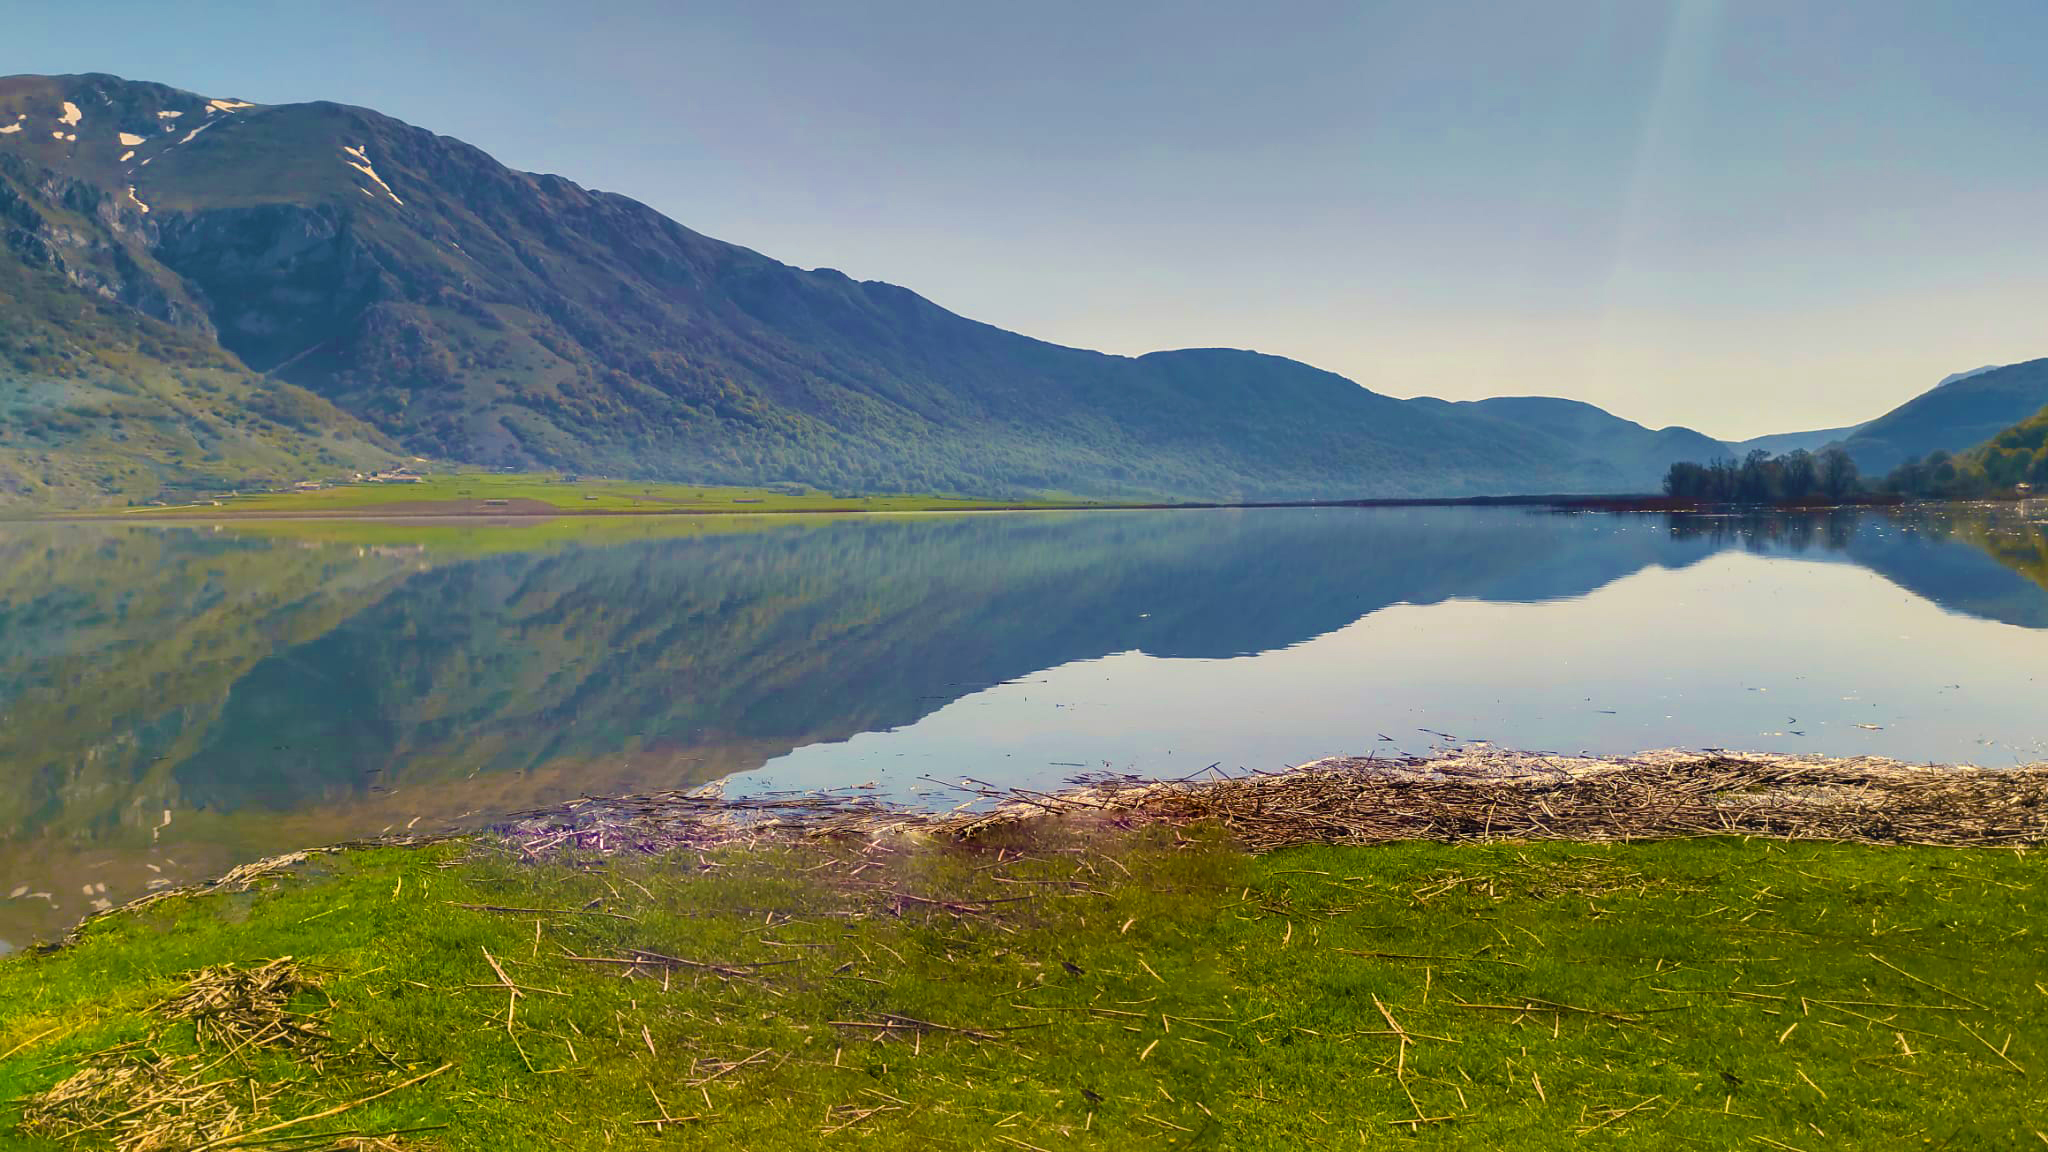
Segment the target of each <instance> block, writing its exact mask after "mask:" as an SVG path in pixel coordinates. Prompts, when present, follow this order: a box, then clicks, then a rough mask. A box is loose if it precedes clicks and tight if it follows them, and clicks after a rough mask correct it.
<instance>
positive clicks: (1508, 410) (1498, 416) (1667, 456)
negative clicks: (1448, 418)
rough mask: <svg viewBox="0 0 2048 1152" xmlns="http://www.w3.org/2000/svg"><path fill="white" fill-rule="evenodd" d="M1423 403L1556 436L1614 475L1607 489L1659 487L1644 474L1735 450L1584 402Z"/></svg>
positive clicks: (1556, 448)
mask: <svg viewBox="0 0 2048 1152" xmlns="http://www.w3.org/2000/svg"><path fill="white" fill-rule="evenodd" d="M1418 402H1419V403H1430V404H1439V405H1442V406H1443V407H1444V408H1446V409H1450V410H1453V411H1460V412H1468V413H1478V414H1480V415H1483V416H1487V417H1490V418H1492V419H1495V420H1498V421H1500V422H1501V423H1502V424H1504V425H1507V426H1509V427H1514V428H1524V429H1529V430H1532V431H1535V432H1539V433H1541V434H1543V435H1544V436H1547V437H1549V438H1550V444H1551V450H1552V451H1553V452H1556V453H1557V454H1558V455H1559V456H1560V457H1561V458H1570V457H1571V456H1573V455H1585V456H1590V457H1592V458H1593V459H1594V460H1595V461H1598V462H1599V464H1600V465H1603V466H1604V467H1605V468H1606V470H1607V475H1608V477H1609V479H1608V480H1607V482H1606V483H1605V485H1604V486H1602V485H1598V484H1596V485H1595V487H1599V488H1600V490H1602V491H1607V492H1625V491H1654V490H1655V485H1654V484H1652V485H1650V486H1649V487H1645V486H1644V485H1643V480H1642V478H1643V477H1646V476H1648V477H1653V478H1654V479H1657V480H1661V479H1662V478H1663V476H1664V472H1665V470H1666V469H1668V468H1669V467H1670V466H1671V463H1672V462H1673V461H1675V460H1713V459H1717V458H1719V457H1722V456H1726V455H1729V454H1730V453H1731V451H1732V449H1731V448H1730V446H1729V445H1727V444H1724V443H1722V442H1721V441H1719V440H1716V439H1714V438H1712V437H1711V436H1706V435H1703V434H1701V433H1699V432H1695V431H1693V430H1692V429H1690V428H1676V427H1674V428H1659V429H1655V430H1652V429H1649V428H1645V427H1644V426H1642V425H1641V424H1637V423H1635V422H1634V421H1630V420H1624V419H1622V418H1621V417H1619V416H1616V415H1614V414H1613V413H1611V412H1608V411H1607V410H1605V409H1603V408H1598V407H1595V406H1594V405H1591V404H1587V403H1585V402H1583V401H1579V400H1561V399H1558V398H1556V397H1551V396H1496V397H1493V398H1492V399H1488V400H1463V401H1457V402H1445V401H1430V400H1424V401H1418Z"/></svg>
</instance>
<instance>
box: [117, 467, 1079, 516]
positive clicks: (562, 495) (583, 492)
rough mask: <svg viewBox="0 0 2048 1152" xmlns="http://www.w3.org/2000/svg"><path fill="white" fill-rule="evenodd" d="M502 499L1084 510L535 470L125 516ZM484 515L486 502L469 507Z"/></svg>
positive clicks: (405, 508) (388, 510)
mask: <svg viewBox="0 0 2048 1152" xmlns="http://www.w3.org/2000/svg"><path fill="white" fill-rule="evenodd" d="M487 500H503V501H506V502H507V504H508V507H517V506H521V505H524V506H527V507H529V508H530V506H531V505H532V504H541V505H546V506H547V507H549V508H553V509H556V510H558V511H560V512H562V513H589V512H696V513H705V512H723V513H750V512H751V513H761V512H931V511H975V510H983V509H994V508H1019V507H1031V508H1060V507H1086V506H1087V505H1086V504H1085V503H1083V502H1079V501H1063V500H1059V499H1048V500H1045V501H1036V502H1027V503H1019V502H1015V501H992V500H970V499H964V498H956V497H950V496H930V495H878V496H847V495H833V494H832V493H828V492H817V491H797V490H795V489H793V488H790V489H781V488H720V487H714V486H708V485H703V484H657V483H649V482H643V481H637V480H602V479H588V478H578V479H575V480H569V479H566V478H564V477H562V476H560V475H556V474H550V473H538V472H521V473H504V472H436V473H434V474H433V475H429V476H426V477H425V478H423V479H422V480H421V482H419V483H416V484H373V483H362V484H344V485H337V486H335V487H330V488H320V489H314V490H309V491H304V492H264V493H255V494H248V495H239V496H232V497H224V498H222V499H221V500H220V501H219V503H218V504H216V503H214V502H213V501H211V500H209V501H206V502H204V503H200V504H188V505H180V506H175V507H167V508H143V509H135V510H132V511H130V512H127V513H125V514H124V515H127V516H130V517H161V516H183V515H190V514H192V513H194V512H195V511H196V512H200V513H201V514H205V515H235V514H245V513H261V514H264V515H272V516H276V515H291V514H295V513H298V514H306V515H333V514H337V513H362V514H366V515H373V514H378V513H383V514H389V515H406V514H422V513H429V512H431V511H433V510H432V509H428V508H425V507H423V506H425V505H434V504H450V503H461V504H477V503H479V502H482V501H487ZM472 511H474V512H481V513H485V514H488V513H489V511H490V508H489V507H482V508H476V509H472Z"/></svg>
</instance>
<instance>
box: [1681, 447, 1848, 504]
mask: <svg viewBox="0 0 2048 1152" xmlns="http://www.w3.org/2000/svg"><path fill="white" fill-rule="evenodd" d="M1864 491H1865V488H1864V484H1863V478H1862V476H1861V475H1860V474H1859V473H1858V472H1857V469H1856V461H1855V460H1853V459H1851V458H1850V456H1849V454H1848V453H1847V452H1844V451H1843V450H1842V449H1840V448H1833V447H1830V448H1823V449H1822V450H1821V451H1819V452H1808V451H1806V450H1805V449H1803V448H1802V449H1799V450H1798V451H1795V452H1787V453H1786V454H1784V455H1783V456H1773V455H1771V454H1770V453H1769V452H1766V451H1764V450H1763V449H1761V448H1758V449H1756V450H1755V451H1753V452H1751V453H1750V454H1749V455H1748V456H1746V457H1744V458H1743V459H1742V460H1740V461H1736V460H1732V459H1721V460H1714V461H1711V462H1709V463H1706V464H1700V463H1696V462H1693V461H1680V462H1678V463H1676V464H1673V465H1672V466H1671V470H1670V471H1669V472H1667V473H1665V474H1664V494H1665V495H1666V496H1669V497H1671V498H1672V499H1674V500H1687V501H1693V502H1696V503H1702V504H1839V503H1841V502H1843V501H1844V500H1848V499H1850V498H1852V497H1854V496H1857V495H1860V494H1862V493H1863V492H1864Z"/></svg>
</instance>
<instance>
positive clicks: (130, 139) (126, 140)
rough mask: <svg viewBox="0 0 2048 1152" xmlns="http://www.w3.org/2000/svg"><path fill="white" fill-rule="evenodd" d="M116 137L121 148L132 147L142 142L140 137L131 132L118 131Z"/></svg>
mask: <svg viewBox="0 0 2048 1152" xmlns="http://www.w3.org/2000/svg"><path fill="white" fill-rule="evenodd" d="M117 138H118V139H119V140H120V141H121V147H123V148H133V147H135V146H136V145H138V144H140V143H142V137H140V136H137V135H136V134H135V133H133V132H122V133H119V134H118V136H117Z"/></svg>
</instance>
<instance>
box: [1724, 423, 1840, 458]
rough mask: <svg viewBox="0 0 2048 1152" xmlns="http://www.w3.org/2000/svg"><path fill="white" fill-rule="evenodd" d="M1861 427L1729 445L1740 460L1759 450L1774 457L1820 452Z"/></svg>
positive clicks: (1788, 434)
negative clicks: (1795, 453)
mask: <svg viewBox="0 0 2048 1152" xmlns="http://www.w3.org/2000/svg"><path fill="white" fill-rule="evenodd" d="M1861 427H1863V425H1861V424H1851V425H1850V426H1848V427H1847V428H1818V429H1815V430H1814V431H1812V432H1777V433H1773V434H1772V435H1769V436H1755V437H1751V438H1750V439H1748V440H1737V441H1735V442H1734V443H1732V444H1730V445H1728V448H1729V454H1730V455H1731V456H1733V457H1734V458H1736V459H1738V460H1739V459H1741V458H1742V457H1744V456H1747V455H1749V454H1750V453H1751V452H1754V451H1756V450H1758V449H1759V448H1761V449H1762V450H1764V451H1765V452H1769V453H1770V454H1771V455H1773V456H1783V455H1785V454H1787V453H1790V452H1818V451H1820V450H1821V449H1823V448H1825V447H1827V446H1828V445H1830V444H1833V443H1836V442H1837V441H1840V440H1846V439H1848V438H1849V437H1850V436H1853V435H1855V434H1856V431H1857V429H1859V428H1861Z"/></svg>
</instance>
